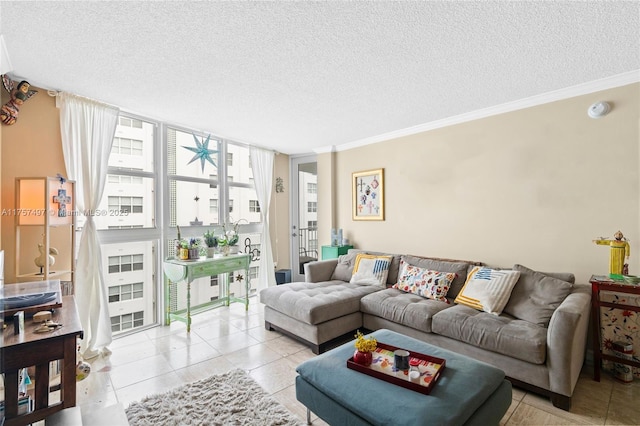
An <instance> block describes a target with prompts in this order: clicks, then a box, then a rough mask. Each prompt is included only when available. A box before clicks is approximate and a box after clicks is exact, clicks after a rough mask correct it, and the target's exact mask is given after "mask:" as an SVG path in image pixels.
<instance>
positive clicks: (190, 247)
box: [178, 238, 200, 260]
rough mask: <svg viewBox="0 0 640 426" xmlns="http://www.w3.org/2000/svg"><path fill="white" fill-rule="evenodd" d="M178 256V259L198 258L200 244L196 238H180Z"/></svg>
mask: <svg viewBox="0 0 640 426" xmlns="http://www.w3.org/2000/svg"><path fill="white" fill-rule="evenodd" d="M178 246H179V248H180V250H179V252H178V258H179V259H180V260H196V259H199V258H200V244H199V241H198V239H197V238H190V239H189V240H180V241H179V242H178Z"/></svg>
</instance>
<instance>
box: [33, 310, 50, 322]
mask: <svg viewBox="0 0 640 426" xmlns="http://www.w3.org/2000/svg"><path fill="white" fill-rule="evenodd" d="M50 320H51V312H50V311H40V312H36V313H35V314H33V322H35V323H43V322H47V321H50Z"/></svg>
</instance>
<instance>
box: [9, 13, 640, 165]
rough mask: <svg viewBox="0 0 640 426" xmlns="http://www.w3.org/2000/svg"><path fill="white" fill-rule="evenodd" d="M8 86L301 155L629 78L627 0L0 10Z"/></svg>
mask: <svg viewBox="0 0 640 426" xmlns="http://www.w3.org/2000/svg"><path fill="white" fill-rule="evenodd" d="M0 24H1V26H0V33H1V34H3V35H4V38H5V42H6V45H7V49H8V52H9V56H10V59H11V62H12V64H13V73H12V74H13V76H14V77H16V78H25V79H27V80H29V81H30V82H31V83H32V84H34V85H37V86H40V87H44V88H50V89H58V90H65V91H69V92H73V93H75V94H78V95H82V96H86V97H90V98H93V99H96V100H100V101H103V102H107V103H111V104H114V105H117V106H119V107H120V108H122V109H123V110H127V111H130V112H135V113H138V114H141V115H144V116H147V117H151V118H155V119H161V120H165V121H168V122H170V123H174V124H177V125H181V126H185V127H191V128H195V129H198V130H202V131H205V132H211V133H213V134H216V135H220V136H223V137H227V138H230V139H234V140H237V141H241V142H247V143H251V144H255V145H259V146H266V147H271V148H273V149H276V150H278V151H280V152H284V153H289V154H297V153H307V152H311V151H312V150H314V149H321V148H325V147H327V146H333V145H336V146H337V145H342V144H347V143H353V142H354V141H358V140H362V139H366V138H371V137H374V136H376V135H380V134H385V133H389V132H393V131H397V130H399V129H405V128H409V127H412V126H418V125H422V124H424V123H429V122H433V121H436V120H442V119H445V118H447V117H452V116H456V115H460V114H464V113H468V112H470V111H475V110H480V109H483V108H488V107H492V106H495V105H500V104H504V103H507V102H513V101H517V100H519V99H523V98H528V97H531V96H536V95H539V94H542V93H547V92H551V91H556V90H560V89H563V88H567V87H570V86H574V85H577V84H582V83H587V82H591V81H594V80H598V79H602V78H606V77H611V76H614V75H618V74H622V73H627V72H630V71H634V70H638V69H640V2H638V1H629V2H623V1H611V2H592V1H590V2H553V1H545V2H542V1H540V2H484V1H478V2H324V1H323V2H80V1H78V2H75V1H74V2H53V1H46V2H45V1H38V2H8V1H2V2H0Z"/></svg>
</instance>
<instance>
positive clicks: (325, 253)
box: [322, 246, 353, 260]
mask: <svg viewBox="0 0 640 426" xmlns="http://www.w3.org/2000/svg"><path fill="white" fill-rule="evenodd" d="M352 248H353V246H322V260H327V259H337V258H338V256H342V255H343V254H347V252H348V251H349V249H352Z"/></svg>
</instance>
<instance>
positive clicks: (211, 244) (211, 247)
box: [202, 231, 218, 257]
mask: <svg viewBox="0 0 640 426" xmlns="http://www.w3.org/2000/svg"><path fill="white" fill-rule="evenodd" d="M202 239H203V240H204V243H205V244H206V246H207V257H213V255H214V253H215V250H216V247H218V238H217V237H216V236H215V235H213V232H212V231H207V232H205V233H204V235H203V236H202Z"/></svg>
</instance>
